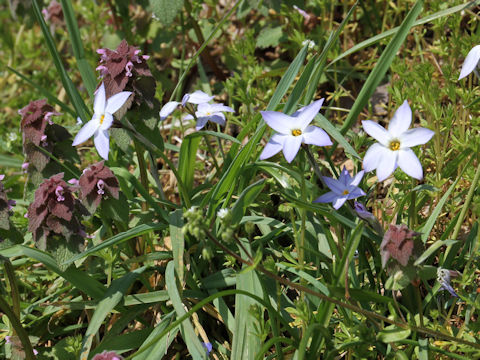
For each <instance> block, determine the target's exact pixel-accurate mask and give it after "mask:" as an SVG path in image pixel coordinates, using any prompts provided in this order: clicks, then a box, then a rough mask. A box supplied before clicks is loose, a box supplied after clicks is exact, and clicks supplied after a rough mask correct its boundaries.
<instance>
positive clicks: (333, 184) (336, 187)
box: [322, 176, 347, 195]
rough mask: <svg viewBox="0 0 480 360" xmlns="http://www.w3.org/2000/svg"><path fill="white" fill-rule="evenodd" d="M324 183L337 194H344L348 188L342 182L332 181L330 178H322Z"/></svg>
mask: <svg viewBox="0 0 480 360" xmlns="http://www.w3.org/2000/svg"><path fill="white" fill-rule="evenodd" d="M322 178H323V181H324V182H325V184H327V186H328V187H329V188H330V190H332V191H333V192H334V193H335V194H337V195H338V194H342V193H343V192H344V191H345V190H346V189H347V188H346V186H344V185H343V183H342V182H341V181H340V180H335V179H332V178H330V177H328V176H322Z"/></svg>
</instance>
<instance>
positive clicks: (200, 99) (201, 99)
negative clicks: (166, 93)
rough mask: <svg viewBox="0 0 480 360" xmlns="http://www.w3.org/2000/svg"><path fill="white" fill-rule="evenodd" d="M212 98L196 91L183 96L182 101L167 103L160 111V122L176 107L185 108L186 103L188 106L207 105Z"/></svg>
mask: <svg viewBox="0 0 480 360" xmlns="http://www.w3.org/2000/svg"><path fill="white" fill-rule="evenodd" d="M213 98H214V96H210V95H208V94H206V93H204V92H203V91H201V90H197V91H195V92H193V93H191V94H185V95H183V98H182V101H181V102H178V101H169V102H167V103H166V104H165V105H163V107H162V109H161V110H160V121H163V120H165V119H166V118H167V117H168V116H169V115H170V114H171V113H172V112H173V111H174V110H175V109H176V108H177V107H178V105H180V104H181V105H182V106H185V105H186V104H187V102H188V103H190V104H196V105H199V104H203V103H208V102H209V101H210V100H212V99H213Z"/></svg>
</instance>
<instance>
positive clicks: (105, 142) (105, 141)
mask: <svg viewBox="0 0 480 360" xmlns="http://www.w3.org/2000/svg"><path fill="white" fill-rule="evenodd" d="M93 142H94V143H95V147H96V148H97V151H98V154H99V155H100V156H101V157H102V158H104V159H105V160H108V150H109V148H110V144H109V143H110V141H109V136H108V131H107V130H99V131H97V132H96V133H95V136H94V137H93Z"/></svg>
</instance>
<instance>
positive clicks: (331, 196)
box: [313, 191, 338, 203]
mask: <svg viewBox="0 0 480 360" xmlns="http://www.w3.org/2000/svg"><path fill="white" fill-rule="evenodd" d="M337 198H338V195H337V194H335V193H334V192H333V191H330V192H328V193H326V194H323V195H321V196H319V197H318V198H316V199H315V200H313V202H314V203H329V202H334V201H336V200H337Z"/></svg>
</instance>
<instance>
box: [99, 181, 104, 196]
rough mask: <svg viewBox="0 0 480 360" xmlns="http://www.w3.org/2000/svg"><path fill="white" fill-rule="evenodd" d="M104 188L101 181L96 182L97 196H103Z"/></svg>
mask: <svg viewBox="0 0 480 360" xmlns="http://www.w3.org/2000/svg"><path fill="white" fill-rule="evenodd" d="M104 187H105V181H103V180H102V179H100V180H98V181H97V189H98V190H97V194H98V195H103V194H105V190H103V188H104Z"/></svg>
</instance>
